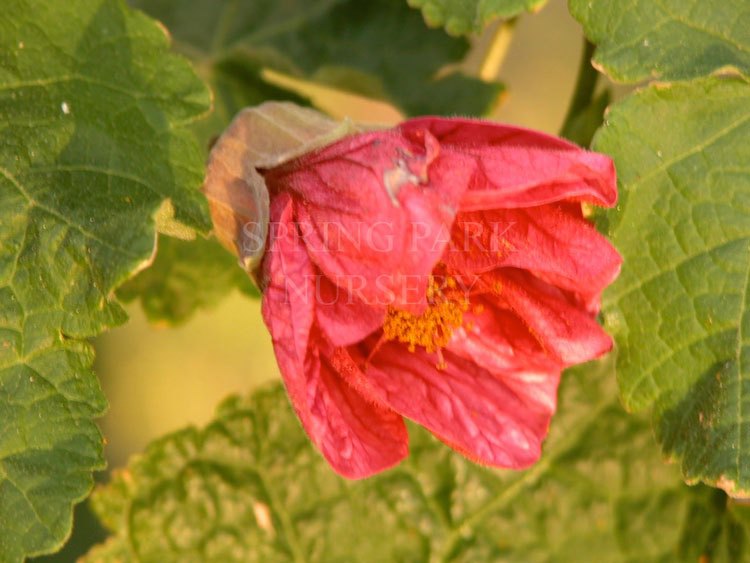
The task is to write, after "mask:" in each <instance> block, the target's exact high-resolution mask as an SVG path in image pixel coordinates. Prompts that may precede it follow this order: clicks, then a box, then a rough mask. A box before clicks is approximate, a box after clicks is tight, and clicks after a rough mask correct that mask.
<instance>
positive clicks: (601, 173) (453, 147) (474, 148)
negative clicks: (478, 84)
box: [400, 117, 617, 211]
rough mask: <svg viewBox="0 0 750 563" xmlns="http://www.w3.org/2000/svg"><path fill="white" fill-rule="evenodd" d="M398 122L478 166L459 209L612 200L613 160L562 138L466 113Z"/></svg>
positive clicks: (604, 203) (614, 193)
mask: <svg viewBox="0 0 750 563" xmlns="http://www.w3.org/2000/svg"><path fill="white" fill-rule="evenodd" d="M400 128H401V129H402V130H404V131H409V130H412V129H427V130H429V131H430V133H432V134H433V135H434V136H435V138H436V139H437V140H438V142H439V143H440V145H441V147H442V149H443V151H445V152H451V151H456V152H459V153H461V154H464V155H471V156H472V157H473V158H475V159H476V170H477V172H476V174H475V175H474V176H473V177H472V179H471V182H470V183H469V186H468V189H467V191H466V192H465V193H464V195H463V198H462V200H461V209H462V210H464V211H474V210H482V209H494V208H512V207H528V206H536V205H543V204H545V203H551V202H554V201H560V200H563V199H568V200H577V201H587V202H590V203H594V204H596V205H601V206H605V207H611V206H613V205H614V204H615V201H616V200H617V188H616V182H615V168H614V164H613V163H612V160H611V159H610V158H609V157H607V156H605V155H602V154H598V153H594V152H589V151H585V150H583V149H581V148H580V147H578V146H576V145H574V144H573V143H570V142H568V141H565V140H563V139H559V138H556V137H552V136H550V135H546V134H544V133H540V132H537V131H531V130H528V129H523V128H521V127H512V126H508V125H501V124H499V123H492V122H490V121H478V120H466V119H446V118H433V117H427V118H418V119H413V120H409V121H406V122H405V123H403V124H402V125H401V126H400Z"/></svg>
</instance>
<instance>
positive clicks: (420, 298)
mask: <svg viewBox="0 0 750 563" xmlns="http://www.w3.org/2000/svg"><path fill="white" fill-rule="evenodd" d="M456 158H462V157H460V156H459V157H456ZM444 160H445V159H444V158H443V157H442V156H441V155H440V147H439V145H438V144H437V142H436V141H435V139H434V138H433V137H432V136H431V135H429V134H425V133H424V132H411V133H410V134H409V135H403V134H400V133H398V132H396V131H378V132H374V133H367V134H362V135H355V136H352V137H347V138H345V139H342V140H341V141H339V142H337V143H334V144H333V145H330V146H328V147H326V148H325V149H322V150H320V151H316V152H312V153H309V154H307V155H304V156H302V157H300V158H298V159H296V160H293V161H290V162H288V163H286V164H284V165H282V166H279V167H277V168H273V169H271V170H267V171H265V173H264V177H265V179H266V182H267V184H268V186H269V189H270V190H271V192H272V193H274V192H278V191H282V190H286V191H289V192H290V193H292V194H293V196H294V197H295V199H297V200H298V201H299V206H298V210H297V215H296V219H297V222H298V226H299V229H300V231H301V232H302V234H303V238H304V240H305V244H306V245H307V248H308V250H309V253H310V256H311V258H312V260H313V262H315V264H316V265H317V266H318V267H319V268H320V269H321V270H322V271H323V273H324V274H325V275H326V276H327V277H328V278H329V279H330V280H331V281H333V282H334V283H335V284H337V285H338V284H345V285H346V286H347V287H351V286H352V285H354V286H358V287H360V289H358V295H359V296H360V298H361V299H362V300H363V301H364V302H365V303H367V304H371V305H380V306H385V305H389V304H392V305H395V306H401V307H404V308H407V309H410V308H412V306H413V305H414V304H415V303H421V305H420V306H423V302H424V294H425V289H426V287H427V283H428V278H429V273H430V272H431V270H432V268H433V266H434V265H435V263H436V262H437V261H438V260H439V259H440V256H441V255H442V253H443V250H444V248H445V246H446V244H447V243H448V241H449V240H450V226H451V224H452V222H453V217H454V216H455V213H456V210H457V208H458V202H459V200H460V198H461V195H462V193H463V191H464V190H465V188H466V185H467V180H468V178H469V176H470V174H471V171H470V170H463V169H462V168H460V167H455V166H446V163H445V162H444ZM454 160H455V158H454ZM448 174H450V181H448V182H445V181H442V178H443V177H444V176H447V175H448Z"/></svg>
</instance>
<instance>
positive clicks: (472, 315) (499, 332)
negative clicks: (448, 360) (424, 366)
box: [448, 296, 564, 377]
mask: <svg viewBox="0 0 750 563" xmlns="http://www.w3.org/2000/svg"><path fill="white" fill-rule="evenodd" d="M448 349H449V350H451V351H452V352H455V353H456V354H458V355H459V356H461V357H463V358H466V359H468V360H472V361H473V362H474V363H476V364H477V365H480V366H482V367H484V368H486V369H488V370H489V371H491V372H492V373H494V374H495V375H497V376H498V377H505V376H509V375H513V374H520V375H523V374H525V373H554V372H559V371H561V370H562V368H563V367H564V366H563V363H562V362H561V361H560V359H559V358H558V357H557V356H555V355H551V354H549V353H548V352H547V350H546V349H545V348H544V347H543V346H542V345H541V344H540V342H539V341H538V340H537V339H536V338H535V337H534V336H533V335H532V334H531V332H529V326H528V324H526V323H525V322H524V321H523V320H521V319H520V318H519V317H518V315H516V314H515V313H514V312H513V311H511V310H510V309H507V308H502V307H499V306H498V304H497V302H496V300H493V299H491V298H487V297H485V296H472V298H471V306H470V307H469V309H468V310H467V311H466V312H465V313H464V326H463V327H461V328H459V329H458V330H456V331H455V332H454V333H453V336H452V338H451V341H450V343H449V344H448Z"/></svg>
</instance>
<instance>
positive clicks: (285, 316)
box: [262, 194, 408, 478]
mask: <svg viewBox="0 0 750 563" xmlns="http://www.w3.org/2000/svg"><path fill="white" fill-rule="evenodd" d="M292 212H293V206H292V200H291V198H290V197H289V196H288V195H284V194H282V195H279V196H278V197H277V198H275V199H274V201H273V202H272V205H271V218H272V220H273V221H274V222H275V223H276V226H277V227H276V229H274V231H272V233H271V240H270V245H269V250H268V253H267V255H266V258H265V261H264V264H263V266H264V279H265V282H266V289H265V292H264V294H263V306H262V312H263V319H264V320H265V322H266V325H267V326H268V328H269V330H270V332H271V338H272V340H273V346H274V352H275V354H276V359H277V361H278V363H279V367H280V369H281V374H282V377H283V378H284V384H285V385H286V388H287V392H288V393H289V397H290V399H291V401H292V405H293V406H294V409H295V411H296V412H297V415H298V416H299V418H300V420H301V421H302V425H303V426H304V428H305V430H306V431H307V433H308V435H309V436H310V439H311V440H312V441H313V443H314V444H315V445H316V446H317V447H318V448H319V449H320V451H321V452H322V453H323V455H324V456H325V458H326V459H327V460H328V462H329V463H330V464H331V466H332V467H333V468H334V469H335V470H336V471H338V472H339V473H340V474H342V475H344V476H345V477H349V478H360V477H366V476H368V475H371V474H373V473H377V472H378V471H382V470H383V469H386V468H388V467H390V466H392V465H394V464H395V463H398V461H400V460H401V459H403V458H404V457H405V456H406V455H407V445H406V444H407V439H408V437H407V434H406V429H405V427H404V424H403V421H402V420H401V417H399V416H398V415H396V414H395V413H394V412H392V411H390V410H388V409H387V408H385V407H384V406H382V405H376V404H373V403H372V402H369V401H367V400H365V399H364V398H363V397H362V396H361V395H360V394H359V393H358V392H357V391H355V390H354V389H353V388H352V387H351V386H350V385H349V384H347V383H346V381H344V380H343V379H342V378H341V377H340V376H339V374H338V373H337V372H336V371H335V370H334V369H332V367H331V364H330V362H329V360H327V359H325V358H323V359H321V358H320V356H319V350H318V348H317V344H318V341H319V340H320V339H319V338H317V339H316V346H311V343H310V336H311V330H312V324H313V315H314V298H315V283H314V275H315V271H314V268H313V266H312V263H311V262H310V260H309V258H308V256H307V251H306V248H305V246H304V245H303V244H302V241H301V239H300V238H299V236H298V233H297V232H296V230H295V228H294V224H293V223H292Z"/></svg>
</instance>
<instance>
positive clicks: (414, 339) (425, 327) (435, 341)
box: [383, 277, 469, 353]
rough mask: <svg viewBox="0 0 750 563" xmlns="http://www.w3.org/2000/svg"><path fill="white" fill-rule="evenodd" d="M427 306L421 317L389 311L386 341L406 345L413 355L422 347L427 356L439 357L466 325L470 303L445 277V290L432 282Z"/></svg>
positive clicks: (432, 280) (398, 311) (394, 309)
mask: <svg viewBox="0 0 750 563" xmlns="http://www.w3.org/2000/svg"><path fill="white" fill-rule="evenodd" d="M427 303H428V306H427V310H425V311H424V312H423V313H422V314H421V315H414V314H412V313H409V312H407V311H402V310H400V309H396V308H395V307H389V308H388V313H387V314H386V317H385V323H384V324H383V336H384V337H385V339H386V340H398V341H399V342H403V343H404V344H407V345H408V346H409V351H410V352H414V350H415V349H416V347H417V346H422V347H423V348H424V349H425V350H426V351H427V352H438V353H440V349H441V348H444V347H445V346H447V345H448V342H450V339H451V336H452V335H453V331H454V330H455V329H457V328H458V327H460V326H461V325H462V324H463V319H464V313H465V312H466V311H467V310H468V308H469V300H468V299H466V296H465V295H463V294H462V292H460V291H459V290H457V289H456V280H454V279H453V278H451V277H446V278H445V279H444V284H443V285H442V286H441V285H439V284H438V283H437V282H436V281H435V279H434V278H430V284H429V286H428V287H427Z"/></svg>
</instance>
